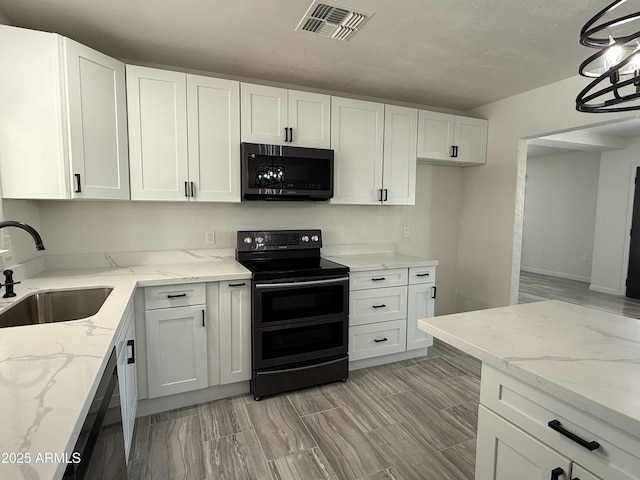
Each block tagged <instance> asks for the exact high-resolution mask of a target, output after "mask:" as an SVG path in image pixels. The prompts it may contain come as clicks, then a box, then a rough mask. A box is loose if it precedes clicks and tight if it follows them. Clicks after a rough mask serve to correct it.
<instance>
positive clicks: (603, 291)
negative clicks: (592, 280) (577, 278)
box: [589, 285, 625, 297]
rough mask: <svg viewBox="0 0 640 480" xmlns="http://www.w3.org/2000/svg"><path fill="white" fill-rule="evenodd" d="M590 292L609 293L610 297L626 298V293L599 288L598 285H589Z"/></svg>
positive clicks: (613, 289)
mask: <svg viewBox="0 0 640 480" xmlns="http://www.w3.org/2000/svg"><path fill="white" fill-rule="evenodd" d="M589 290H591V291H592V292H598V293H607V294H609V295H615V296H617V297H624V296H625V292H624V291H620V290H616V289H615V288H607V287H599V286H597V285H589Z"/></svg>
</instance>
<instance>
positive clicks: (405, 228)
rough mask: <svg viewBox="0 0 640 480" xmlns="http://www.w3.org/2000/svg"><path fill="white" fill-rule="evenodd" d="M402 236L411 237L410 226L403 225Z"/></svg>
mask: <svg viewBox="0 0 640 480" xmlns="http://www.w3.org/2000/svg"><path fill="white" fill-rule="evenodd" d="M402 236H403V237H404V238H409V227H402Z"/></svg>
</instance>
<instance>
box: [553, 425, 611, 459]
mask: <svg viewBox="0 0 640 480" xmlns="http://www.w3.org/2000/svg"><path fill="white" fill-rule="evenodd" d="M547 425H548V426H549V427H550V428H551V429H552V430H555V431H556V432H558V433H559V434H561V435H564V436H565V437H567V438H568V439H570V440H573V441H574V442H576V443H577V444H578V445H580V446H581V447H584V448H586V449H587V450H589V451H593V450H596V449H598V448H600V444H599V443H598V442H596V441H595V440H591V441H590V442H589V441H587V440H585V439H584V438H581V437H579V436H578V435H576V434H575V433H573V432H570V431H569V430H567V429H566V428H564V427H563V426H562V424H561V423H560V420H551V421H550V422H549V423H548V424H547Z"/></svg>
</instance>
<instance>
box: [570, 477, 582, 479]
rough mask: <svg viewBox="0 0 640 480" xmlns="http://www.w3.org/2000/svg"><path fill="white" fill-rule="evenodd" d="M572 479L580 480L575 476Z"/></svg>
mask: <svg viewBox="0 0 640 480" xmlns="http://www.w3.org/2000/svg"><path fill="white" fill-rule="evenodd" d="M571 480H580V479H579V478H578V477H573V478H572V479H571Z"/></svg>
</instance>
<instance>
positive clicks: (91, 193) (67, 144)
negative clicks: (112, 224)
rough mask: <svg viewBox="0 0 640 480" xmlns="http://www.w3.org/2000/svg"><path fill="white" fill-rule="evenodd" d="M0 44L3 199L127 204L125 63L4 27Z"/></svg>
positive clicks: (57, 37)
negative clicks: (3, 46)
mask: <svg viewBox="0 0 640 480" xmlns="http://www.w3.org/2000/svg"><path fill="white" fill-rule="evenodd" d="M0 44H2V45H5V46H9V45H11V46H12V47H11V48H3V49H0V61H1V62H2V65H3V66H4V67H5V68H4V70H3V73H2V75H0V90H1V91H2V92H3V95H5V96H6V98H5V100H6V101H3V102H1V103H2V106H1V108H2V110H1V111H0V171H1V177H2V196H3V197H4V198H24V199H109V200H117V199H121V200H128V199H129V163H128V150H127V147H128V145H127V126H126V125H127V124H126V97H125V67H124V64H123V63H122V62H120V61H118V60H115V59H113V58H111V57H108V56H106V55H104V54H102V53H100V52H97V51H95V50H93V49H91V48H88V47H86V46H84V45H81V44H79V43H77V42H75V41H73V40H71V39H69V38H65V37H62V36H60V35H57V34H53V33H46V32H40V31H35V30H27V29H23V28H17V27H10V26H6V25H0Z"/></svg>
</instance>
